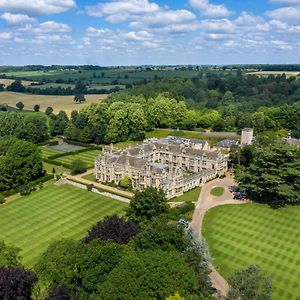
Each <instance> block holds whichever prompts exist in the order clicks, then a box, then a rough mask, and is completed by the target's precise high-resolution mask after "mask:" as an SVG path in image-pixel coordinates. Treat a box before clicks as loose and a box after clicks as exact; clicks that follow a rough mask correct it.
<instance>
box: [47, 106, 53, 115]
mask: <svg viewBox="0 0 300 300" xmlns="http://www.w3.org/2000/svg"><path fill="white" fill-rule="evenodd" d="M52 113H53V108H52V107H50V106H48V107H47V108H46V110H45V114H46V115H47V116H50V115H51V114H52Z"/></svg>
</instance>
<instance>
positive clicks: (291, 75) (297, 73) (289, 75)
mask: <svg viewBox="0 0 300 300" xmlns="http://www.w3.org/2000/svg"><path fill="white" fill-rule="evenodd" d="M283 74H285V75H286V77H293V76H295V77H296V76H298V75H299V74H300V72H292V71H257V72H249V73H247V75H257V76H262V77H264V76H269V75H274V76H277V75H283Z"/></svg>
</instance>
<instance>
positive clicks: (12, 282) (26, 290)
mask: <svg viewBox="0 0 300 300" xmlns="http://www.w3.org/2000/svg"><path fill="white" fill-rule="evenodd" d="M35 282H37V277H36V275H35V274H33V273H32V272H30V271H27V270H25V269H21V268H12V269H9V268H3V267H0V299H24V300H25V299H26V300H30V299H32V298H31V293H32V287H33V284H34V283H35Z"/></svg>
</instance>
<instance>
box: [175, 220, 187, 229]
mask: <svg viewBox="0 0 300 300" xmlns="http://www.w3.org/2000/svg"><path fill="white" fill-rule="evenodd" d="M177 225H180V226H184V227H185V228H188V227H189V225H190V223H189V221H187V220H186V219H180V220H179V221H178V222H177Z"/></svg>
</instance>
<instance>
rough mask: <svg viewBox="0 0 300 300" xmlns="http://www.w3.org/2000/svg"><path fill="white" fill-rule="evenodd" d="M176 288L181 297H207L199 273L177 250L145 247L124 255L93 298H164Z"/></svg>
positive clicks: (144, 299) (142, 299) (141, 299)
mask: <svg viewBox="0 0 300 300" xmlns="http://www.w3.org/2000/svg"><path fill="white" fill-rule="evenodd" d="M129 274H130V275H129ZM176 291H177V292H179V293H180V295H182V296H183V297H185V296H192V295H194V296H195V297H196V295H197V299H207V297H205V296H207V295H206V294H205V292H204V289H202V288H201V285H200V283H199V279H198V275H197V274H196V273H195V272H194V271H193V270H192V269H191V268H190V267H189V266H188V265H187V264H186V263H185V262H184V259H183V258H182V256H181V255H180V254H178V253H177V252H164V251H161V250H156V251H145V252H138V253H128V254H127V255H125V256H124V257H123V258H122V259H121V261H120V263H119V264H118V265H117V267H115V268H114V269H113V270H112V272H111V273H110V274H109V275H108V278H107V280H106V281H105V282H104V283H103V284H101V285H100V287H99V294H98V295H95V296H94V297H93V298H92V299H124V300H125V299H140V300H146V299H161V300H163V299H165V298H166V297H168V296H169V295H170V294H174V293H175V292H176Z"/></svg>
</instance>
